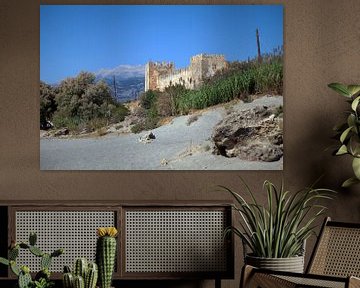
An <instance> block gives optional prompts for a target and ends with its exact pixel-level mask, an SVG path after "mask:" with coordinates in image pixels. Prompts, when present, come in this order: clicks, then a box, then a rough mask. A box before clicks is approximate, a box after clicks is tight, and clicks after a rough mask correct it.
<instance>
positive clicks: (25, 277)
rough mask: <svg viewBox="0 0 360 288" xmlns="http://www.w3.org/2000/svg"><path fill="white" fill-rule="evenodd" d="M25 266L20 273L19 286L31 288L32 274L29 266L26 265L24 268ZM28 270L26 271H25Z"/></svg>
mask: <svg viewBox="0 0 360 288" xmlns="http://www.w3.org/2000/svg"><path fill="white" fill-rule="evenodd" d="M23 268H24V267H22V270H21V272H20V274H19V279H18V285H19V288H29V286H30V284H31V283H32V279H31V275H30V273H29V271H30V270H29V268H28V267H26V268H27V269H23ZM24 270H25V271H27V272H25V271H24Z"/></svg>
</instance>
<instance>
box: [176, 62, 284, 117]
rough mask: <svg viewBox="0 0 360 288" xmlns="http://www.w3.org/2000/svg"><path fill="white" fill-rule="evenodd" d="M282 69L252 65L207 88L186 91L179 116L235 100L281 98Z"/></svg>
mask: <svg viewBox="0 0 360 288" xmlns="http://www.w3.org/2000/svg"><path fill="white" fill-rule="evenodd" d="M282 69H283V65H282V62H280V61H273V62H270V63H262V64H258V63H253V64H252V65H251V66H249V67H248V68H247V69H245V70H242V71H240V72H238V73H232V74H231V75H230V76H226V77H225V78H219V79H218V80H217V81H216V82H211V83H208V84H205V85H204V86H202V87H201V88H200V89H199V90H191V91H190V90H188V91H186V92H185V93H183V94H182V95H181V96H180V97H178V98H177V99H176V101H177V105H176V107H177V112H178V113H180V114H187V113H188V112H189V111H190V110H191V109H203V108H206V107H209V106H212V105H216V104H219V103H225V102H228V101H230V100H232V99H235V98H239V99H242V100H244V101H245V102H247V101H248V99H249V98H248V96H249V95H252V94H265V93H268V94H272V93H276V94H282V87H283V86H282V78H283V72H282Z"/></svg>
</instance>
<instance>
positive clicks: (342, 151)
mask: <svg viewBox="0 0 360 288" xmlns="http://www.w3.org/2000/svg"><path fill="white" fill-rule="evenodd" d="M347 153H348V149H347V147H346V145H341V147H340V148H339V150H337V152H336V154H335V155H344V154H347Z"/></svg>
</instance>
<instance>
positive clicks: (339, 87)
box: [328, 83, 351, 98]
mask: <svg viewBox="0 0 360 288" xmlns="http://www.w3.org/2000/svg"><path fill="white" fill-rule="evenodd" d="M328 87H329V88H331V89H333V90H334V91H335V92H337V93H339V94H340V95H342V96H345V97H348V98H350V97H351V95H350V92H349V90H348V87H347V86H346V85H344V84H341V83H330V84H329V85H328Z"/></svg>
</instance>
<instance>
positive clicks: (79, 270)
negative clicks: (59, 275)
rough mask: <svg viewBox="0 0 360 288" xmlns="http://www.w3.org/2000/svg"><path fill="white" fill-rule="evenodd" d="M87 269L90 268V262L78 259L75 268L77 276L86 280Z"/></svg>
mask: <svg viewBox="0 0 360 288" xmlns="http://www.w3.org/2000/svg"><path fill="white" fill-rule="evenodd" d="M87 268H88V262H87V260H86V258H79V259H76V261H75V266H74V274H75V276H81V277H82V278H83V279H85V276H86V270H87Z"/></svg>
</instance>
